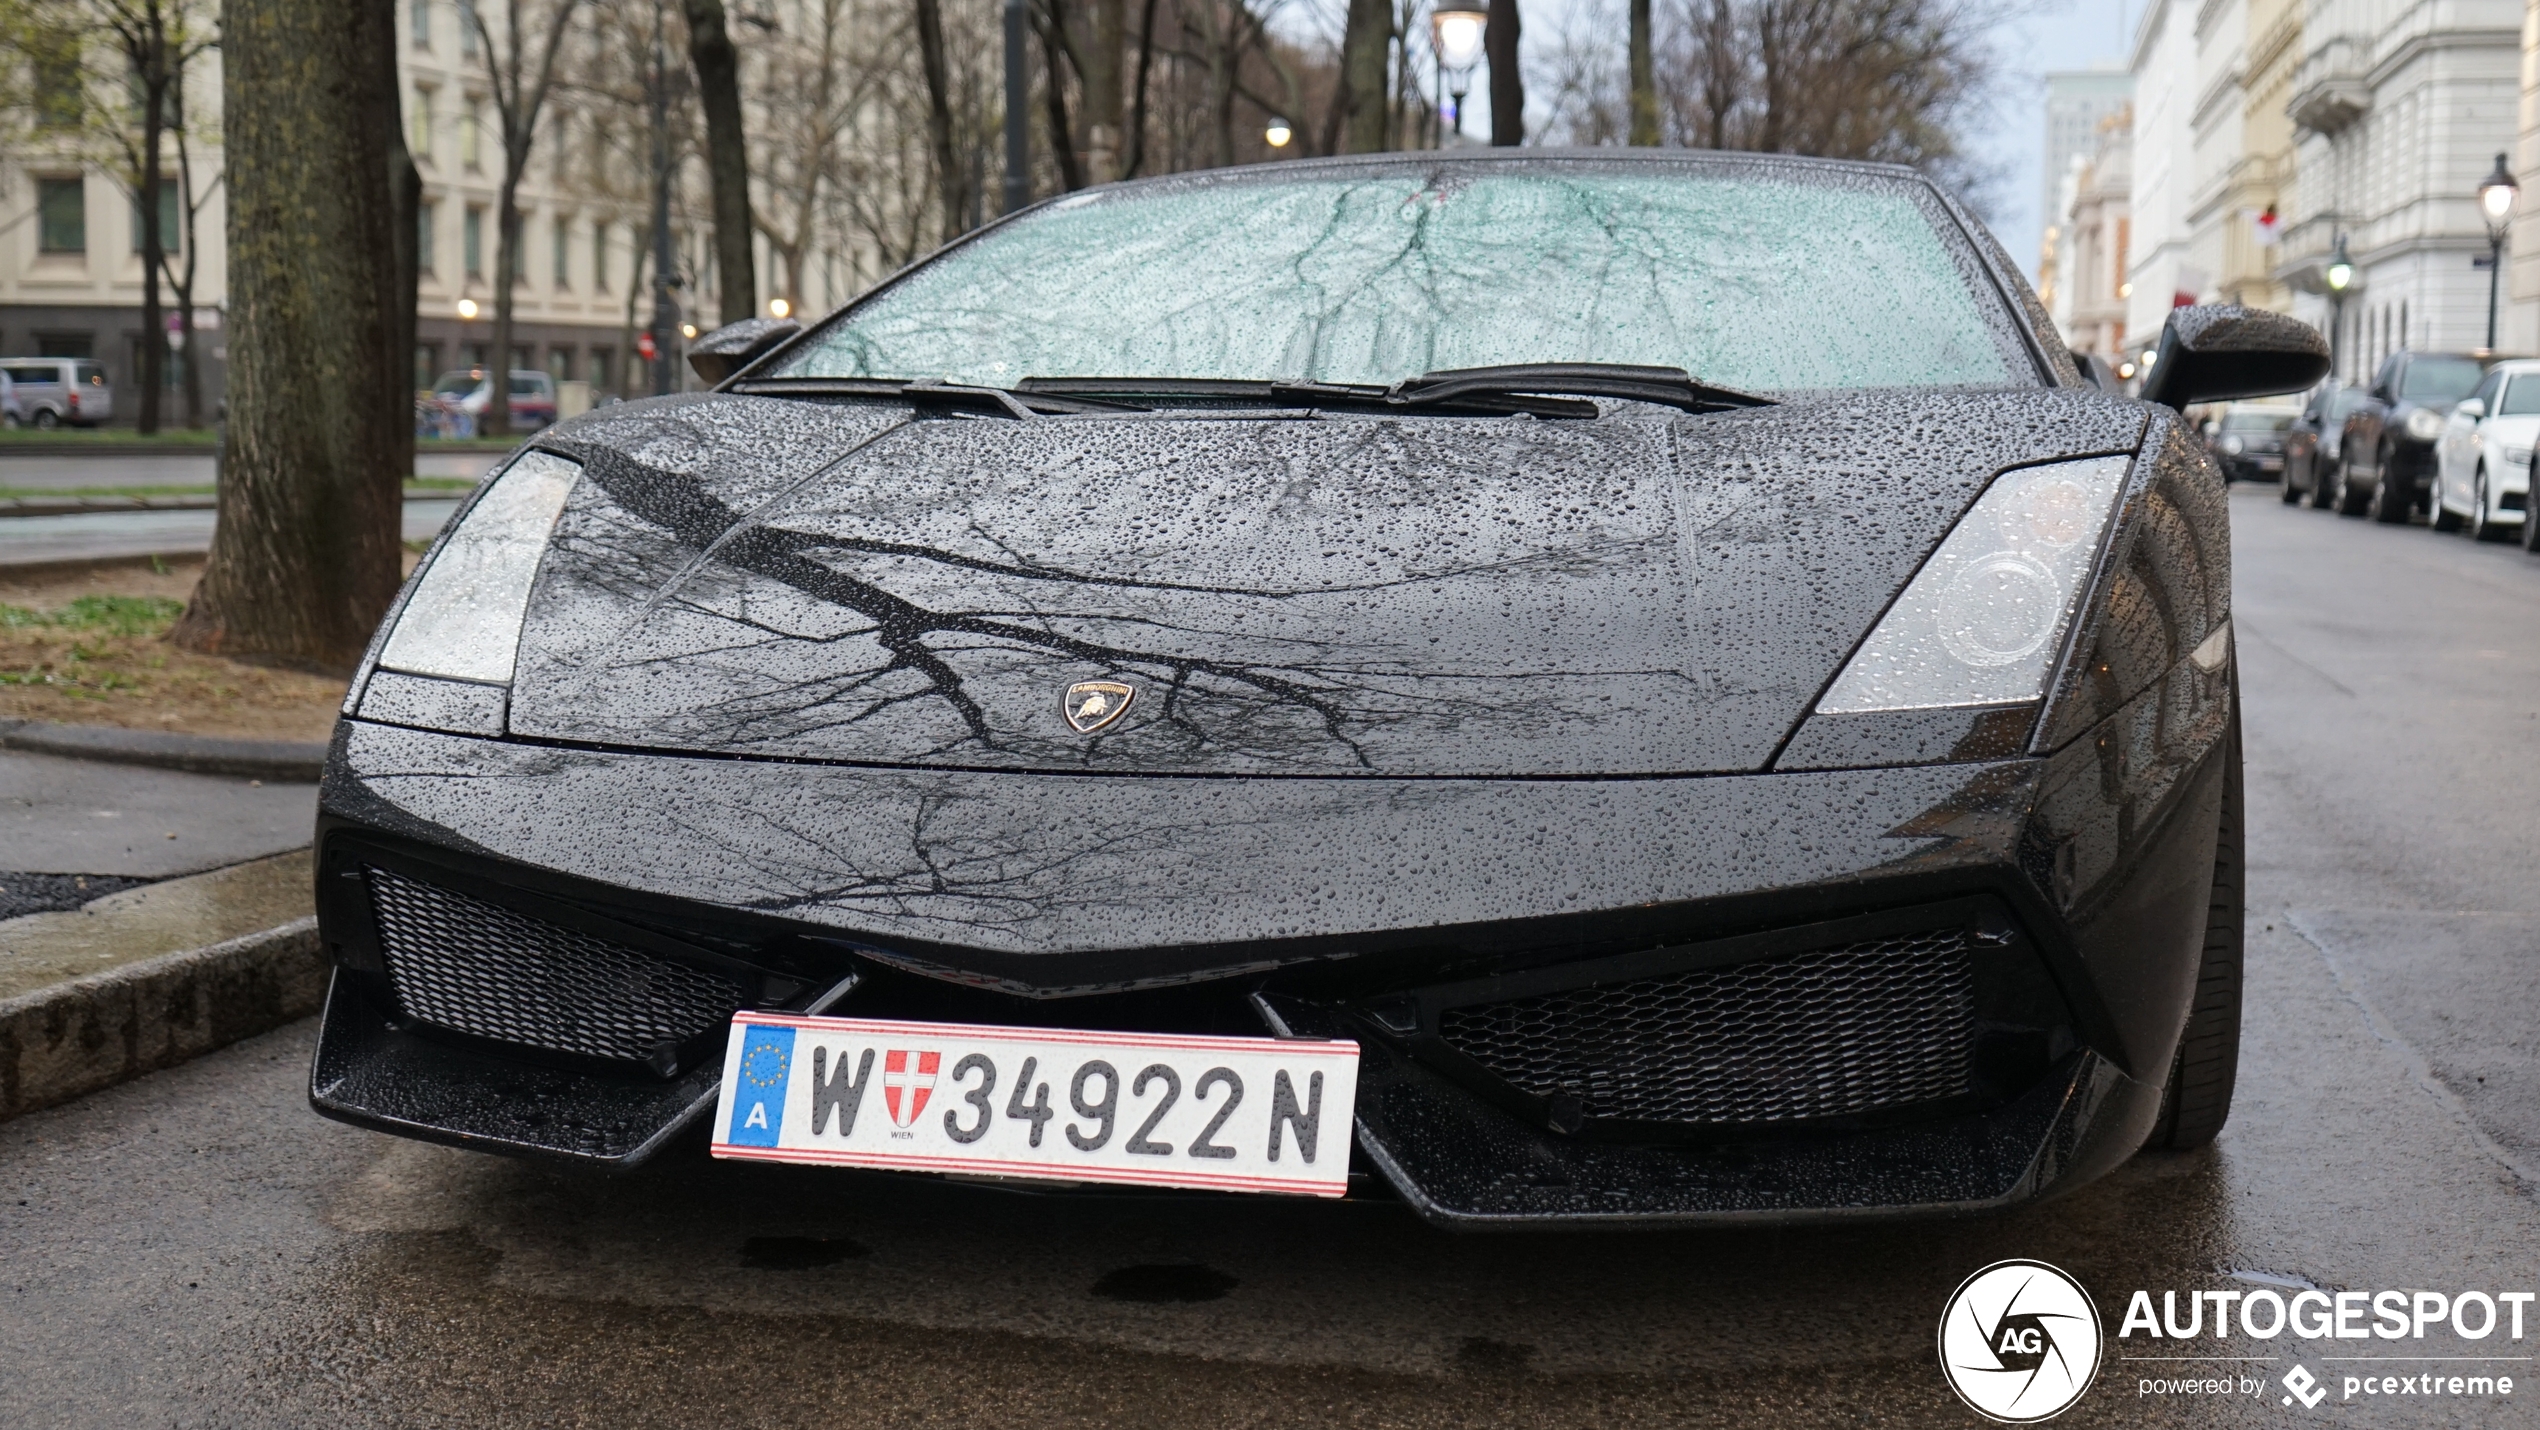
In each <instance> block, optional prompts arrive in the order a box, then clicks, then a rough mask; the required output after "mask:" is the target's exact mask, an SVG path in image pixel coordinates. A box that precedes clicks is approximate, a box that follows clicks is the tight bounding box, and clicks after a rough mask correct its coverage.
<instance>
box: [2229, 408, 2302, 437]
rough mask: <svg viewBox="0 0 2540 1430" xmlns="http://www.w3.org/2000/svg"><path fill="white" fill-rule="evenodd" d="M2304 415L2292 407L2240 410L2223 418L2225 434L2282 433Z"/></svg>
mask: <svg viewBox="0 0 2540 1430" xmlns="http://www.w3.org/2000/svg"><path fill="white" fill-rule="evenodd" d="M2301 415H2302V414H2301V413H2300V412H2298V411H2295V410H2294V409H2292V408H2290V407H2282V408H2278V407H2259V408H2248V407H2243V408H2238V409H2235V410H2234V411H2232V412H2231V413H2229V414H2227V415H2226V416H2225V417H2224V418H2223V424H2222V429H2223V430H2224V431H2225V432H2281V431H2283V430H2284V429H2285V428H2287V427H2290V426H2292V425H2293V419H2295V418H2297V417H2299V416H2301Z"/></svg>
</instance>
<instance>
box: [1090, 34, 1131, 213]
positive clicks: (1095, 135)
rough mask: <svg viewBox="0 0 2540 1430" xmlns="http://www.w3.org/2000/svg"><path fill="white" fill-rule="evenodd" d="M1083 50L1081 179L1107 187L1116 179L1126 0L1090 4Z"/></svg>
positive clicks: (1125, 50) (1118, 175) (1117, 171)
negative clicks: (1082, 150)
mask: <svg viewBox="0 0 2540 1430" xmlns="http://www.w3.org/2000/svg"><path fill="white" fill-rule="evenodd" d="M1088 9H1089V10H1090V11H1091V13H1090V14H1089V15H1088V17H1087V18H1088V19H1089V20H1090V21H1091V22H1092V23H1091V25H1090V26H1089V27H1088V28H1089V29H1090V30H1091V31H1092V33H1091V34H1090V35H1089V36H1088V41H1089V42H1088V43H1087V44H1086V46H1085V54H1084V61H1085V68H1084V73H1083V74H1082V75H1080V76H1078V77H1079V78H1080V79H1082V80H1083V81H1084V84H1085V178H1086V180H1087V181H1088V182H1091V183H1096V184H1108V183H1110V182H1111V181H1112V180H1114V179H1117V178H1119V177H1120V173H1121V169H1120V162H1121V149H1122V147H1123V142H1122V137H1121V132H1120V131H1121V119H1122V114H1121V103H1120V78H1121V76H1120V71H1121V69H1122V63H1121V62H1122V59H1123V58H1124V57H1125V55H1126V54H1127V51H1128V21H1129V7H1128V3H1127V0H1093V3H1092V5H1091V6H1089V7H1088Z"/></svg>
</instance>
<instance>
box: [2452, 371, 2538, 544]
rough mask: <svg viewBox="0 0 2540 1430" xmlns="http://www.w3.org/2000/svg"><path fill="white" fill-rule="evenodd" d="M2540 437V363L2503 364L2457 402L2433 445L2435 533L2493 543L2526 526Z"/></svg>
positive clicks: (2488, 373)
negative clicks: (2456, 533) (2461, 533)
mask: <svg viewBox="0 0 2540 1430" xmlns="http://www.w3.org/2000/svg"><path fill="white" fill-rule="evenodd" d="M2535 439H2540V361H2535V360H2533V359H2530V358H2521V359H2517V360H2514V361H2511V362H2500V363H2498V364H2496V365H2495V366H2494V367H2492V368H2490V369H2488V372H2487V376H2486V377H2485V378H2484V379H2482V380H2481V381H2480V382H2479V384H2478V386H2477V387H2476V388H2475V389H2473V390H2472V391H2471V392H2470V395H2469V396H2467V397H2465V398H2462V399H2461V400H2460V402H2459V403H2458V404H2457V405H2455V406H2454V407H2453V408H2452V412H2451V415H2450V417H2448V418H2447V419H2446V420H2445V422H2444V425H2443V437H2442V440H2441V441H2440V442H2439V443H2437V444H2436V448H2435V476H2434V487H2433V490H2432V492H2431V493H2430V494H2429V495H2428V496H2427V499H2426V512H2427V515H2429V516H2430V517H2431V518H2432V519H2433V523H2434V529H2435V530H2436V531H2458V530H2460V529H2462V528H2463V527H2467V528H2468V529H2469V533H2470V535H2471V536H2473V537H2476V538H2477V539H2478V540H2481V541H2492V540H2494V539H2496V538H2498V537H2501V536H2507V535H2511V534H2512V532H2513V531H2514V529H2515V528H2517V527H2520V526H2521V525H2522V524H2523V512H2524V508H2525V504H2526V501H2527V498H2528V494H2529V492H2530V488H2531V447H2532V443H2533V441H2534V440H2535Z"/></svg>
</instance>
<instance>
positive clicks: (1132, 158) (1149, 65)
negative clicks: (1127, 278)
mask: <svg viewBox="0 0 2540 1430" xmlns="http://www.w3.org/2000/svg"><path fill="white" fill-rule="evenodd" d="M1154 66H1155V0H1146V4H1145V6H1144V11H1143V16H1142V18H1141V19H1140V20H1139V21H1138V77H1137V79H1136V80H1135V81H1134V82H1133V83H1132V84H1131V85H1130V87H1129V94H1130V99H1129V134H1128V140H1127V143H1126V144H1125V145H1124V146H1123V148H1122V150H1121V156H1120V177H1121V178H1124V179H1133V178H1136V177H1137V174H1138V170H1139V169H1140V168H1141V167H1143V166H1144V165H1145V163H1146V158H1147V75H1148V74H1149V73H1150V72H1151V71H1152V70H1153V69H1154ZM1333 112H1334V113H1335V114H1338V113H1339V107H1338V106H1334V108H1333Z"/></svg>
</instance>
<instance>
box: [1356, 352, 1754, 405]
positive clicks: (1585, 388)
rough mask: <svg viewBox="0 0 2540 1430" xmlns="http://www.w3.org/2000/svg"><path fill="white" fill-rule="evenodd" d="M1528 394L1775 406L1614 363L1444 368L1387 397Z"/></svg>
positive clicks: (1677, 375)
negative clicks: (1542, 393)
mask: <svg viewBox="0 0 2540 1430" xmlns="http://www.w3.org/2000/svg"><path fill="white" fill-rule="evenodd" d="M1529 392H1546V393H1565V394H1568V395H1571V396H1575V397H1619V398H1623V399H1626V400H1628V401H1632V402H1656V403H1661V404H1663V405H1665V406H1668V407H1681V408H1683V409H1684V410H1685V411H1687V412H1718V411H1722V410H1724V409H1727V408H1733V407H1771V406H1774V405H1775V404H1774V402H1773V399H1771V398H1769V397H1758V396H1756V395H1755V394H1754V393H1751V392H1739V391H1738V390H1736V389H1735V388H1728V387H1719V386H1715V385H1713V384H1711V383H1707V382H1703V381H1700V380H1699V379H1697V378H1695V377H1694V375H1693V374H1691V373H1689V372H1687V371H1685V370H1684V369H1683V368H1680V367H1640V366H1636V365H1633V364H1630V363H1618V362H1526V363H1512V364H1509V365H1508V366H1505V367H1459V368H1448V369H1446V370H1444V371H1441V372H1432V373H1424V374H1422V375H1421V376H1419V377H1414V378H1406V379H1404V380H1403V381H1401V382H1397V383H1395V384H1394V385H1393V386H1392V387H1391V388H1389V389H1387V395H1388V396H1391V397H1394V398H1396V399H1399V400H1401V401H1404V402H1408V403H1411V404H1413V405H1416V406H1426V405H1429V404H1432V403H1452V402H1457V401H1470V400H1472V399H1474V398H1493V397H1504V396H1510V395H1513V394H1520V393H1529Z"/></svg>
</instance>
